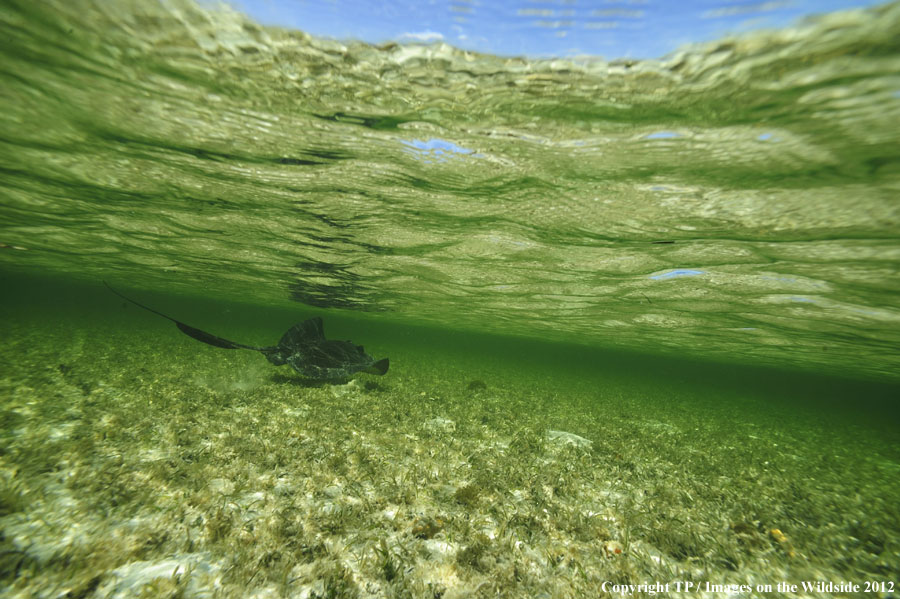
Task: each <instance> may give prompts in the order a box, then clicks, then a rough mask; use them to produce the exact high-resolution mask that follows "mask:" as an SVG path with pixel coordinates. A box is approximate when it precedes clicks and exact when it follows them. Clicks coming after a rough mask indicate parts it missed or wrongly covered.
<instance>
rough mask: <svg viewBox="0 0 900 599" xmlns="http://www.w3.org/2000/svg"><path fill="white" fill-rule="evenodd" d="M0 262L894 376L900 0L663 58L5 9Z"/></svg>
mask: <svg viewBox="0 0 900 599" xmlns="http://www.w3.org/2000/svg"><path fill="white" fill-rule="evenodd" d="M0 27H2V33H3V38H2V39H3V40H4V41H3V43H2V52H3V68H2V75H0V76H2V78H3V79H2V86H0V94H2V100H0V101H2V103H3V110H2V111H0V134H2V135H0V137H2V141H0V157H2V163H0V164H2V167H0V168H2V169H3V178H2V182H0V194H2V196H0V197H2V203H0V244H2V248H3V251H0V266H2V268H4V269H5V270H7V271H9V272H41V273H44V274H49V275H51V276H57V277H60V278H74V279H80V280H86V281H99V280H100V279H108V280H111V281H116V282H122V284H125V285H130V286H132V287H136V288H141V289H148V290H158V291H167V292H172V293H179V294H188V295H215V296H216V297H220V298H223V299H230V300H240V301H244V302H249V303H256V304H259V305H263V306H266V305H269V306H276V305H277V306H284V305H285V304H286V303H287V302H288V301H289V300H295V301H299V302H302V303H305V304H308V305H312V306H317V307H325V308H339V309H349V310H355V311H364V312H366V313H368V315H369V316H370V317H371V318H378V319H385V320H391V321H402V322H406V323H420V324H423V323H424V324H430V325H434V326H438V327H446V328H454V329H464V330H472V331H479V332H484V333H502V334H512V335H519V336H527V337H536V338H545V339H553V340H558V341H566V342H575V343H582V344H589V345H594V346H603V347H611V348H628V349H635V350H642V351H653V352H660V351H661V352H678V353H680V354H683V355H689V356H695V357H699V358H715V359H729V360H735V361H740V362H748V363H756V362H759V363H769V364H780V365H787V366H793V367H804V368H813V369H822V370H829V371H834V370H835V369H839V370H840V371H841V372H844V373H845V374H851V375H874V376H881V377H884V376H887V377H896V372H898V370H897V366H898V363H900V351H898V347H900V310H898V307H897V292H898V281H900V279H898V277H897V274H898V263H900V243H898V237H900V208H898V202H897V191H898V184H900V171H898V166H897V165H898V157H900V150H898V148H900V145H898V141H900V139H898V138H900V128H898V127H897V125H896V123H897V122H898V118H900V52H898V50H900V47H898V46H900V43H898V42H897V40H898V39H900V5H898V4H896V3H895V4H891V5H887V6H885V7H883V8H880V9H875V10H872V11H869V12H853V13H843V14H836V15H832V16H829V17H826V18H824V19H822V20H820V21H817V22H815V23H812V24H809V25H804V26H803V27H802V28H797V29H792V30H787V31H782V32H775V33H762V34H753V35H751V36H749V37H745V38H740V39H732V40H724V41H722V42H718V43H713V44H708V45H705V46H698V47H695V48H692V49H688V50H686V51H684V52H681V53H678V54H675V55H673V56H671V57H669V58H667V59H665V60H663V61H660V62H638V63H633V62H626V61H619V62H612V63H609V62H604V61H601V60H599V59H598V60H595V61H580V62H575V61H569V60H555V61H553V60H551V61H526V60H522V59H510V58H498V57H492V56H485V55H478V54H473V53H466V52H461V51H456V50H454V49H452V48H450V47H448V46H443V45H435V46H415V45H410V46H405V45H394V44H391V45H386V46H382V47H372V46H367V45H363V44H355V45H354V44H351V45H342V44H339V43H336V42H330V41H322V40H316V39H313V38H310V37H308V36H306V35H304V34H302V33H299V32H292V31H284V30H279V29H272V28H263V27H260V26H257V25H255V24H253V23H251V22H249V21H248V20H246V19H244V18H243V17H240V16H238V15H236V14H234V13H226V12H207V11H205V10H201V9H198V8H196V7H194V6H193V5H192V4H189V3H184V2H173V3H168V4H167V5H166V6H165V7H162V6H157V5H155V4H150V3H144V2H133V3H129V2H117V3H115V4H114V5H107V4H106V3H99V4H93V3H90V2H75V3H42V4H41V5H40V6H34V5H32V4H31V3H27V2H18V3H17V2H13V3H7V5H6V6H5V7H4V8H3V9H2V10H0Z"/></svg>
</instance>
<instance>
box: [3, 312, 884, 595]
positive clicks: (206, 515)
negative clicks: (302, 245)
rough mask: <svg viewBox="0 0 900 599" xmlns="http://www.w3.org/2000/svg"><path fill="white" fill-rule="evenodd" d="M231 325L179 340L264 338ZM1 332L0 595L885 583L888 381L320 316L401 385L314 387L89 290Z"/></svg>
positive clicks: (21, 316)
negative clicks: (89, 295)
mask: <svg viewBox="0 0 900 599" xmlns="http://www.w3.org/2000/svg"><path fill="white" fill-rule="evenodd" d="M48 306H53V307H52V308H51V307H48ZM165 307H166V308H167V309H168V308H172V309H175V310H179V306H178V305H176V304H170V305H168V306H165ZM181 309H182V310H188V308H184V307H182V308H181ZM179 313H183V312H179ZM242 314H243V313H242V312H241V311H240V310H238V309H237V308H235V309H234V310H230V309H228V308H227V307H226V308H223V307H222V306H218V305H217V307H216V310H215V311H213V312H211V313H210V314H208V315H207V317H206V318H207V320H206V322H196V324H198V325H201V324H202V325H211V326H212V327H213V328H214V330H217V331H218V332H220V333H222V334H234V335H236V336H238V337H237V338H241V339H246V338H248V337H250V339H249V341H251V342H254V341H255V340H257V339H258V340H261V341H263V342H264V341H265V339H264V337H265V336H266V335H276V336H277V334H278V332H279V330H280V329H279V328H278V327H277V326H274V327H272V326H270V324H271V323H263V324H256V323H250V322H249V321H248V320H246V318H247V317H245V316H243V315H242ZM299 316H308V314H305V315H299ZM299 316H298V320H299V319H300V318H299ZM2 318H3V320H2V327H3V331H4V334H3V336H2V339H0V360H2V363H3V364H4V365H5V366H4V368H3V371H2V375H0V415H2V453H0V530H2V548H0V574H2V585H3V588H4V589H5V591H4V595H5V596H9V597H22V598H24V597H61V596H67V597H85V598H88V597H241V598H245V597H258V598H263V597H297V598H300V597H362V598H364V597H428V598H435V597H442V598H450V597H496V596H501V597H547V598H550V597H604V596H623V594H622V593H620V592H618V591H617V590H614V586H613V585H640V584H644V585H648V584H655V583H659V584H662V585H665V584H667V583H668V584H670V585H671V586H670V594H672V595H677V593H675V592H674V589H675V587H674V584H675V583H676V582H679V581H681V582H684V581H691V582H693V583H696V584H701V585H705V584H706V583H707V582H708V583H710V584H716V585H754V586H755V585H757V584H771V585H772V586H773V589H774V588H775V585H777V584H778V583H781V582H788V583H791V584H798V585H799V584H801V583H802V582H804V581H806V582H818V581H851V582H855V583H859V584H862V583H864V582H865V581H879V582H881V581H883V582H885V583H888V582H890V581H891V578H890V577H891V576H895V575H896V573H897V572H900V542H898V540H900V534H898V533H900V513H898V512H900V508H898V503H897V501H896V498H897V497H898V496H900V493H898V491H900V482H898V481H900V476H898V475H900V450H898V443H897V427H896V423H897V415H896V412H895V411H892V409H891V408H890V404H888V403H878V402H877V401H876V400H877V399H878V396H879V395H881V396H882V398H884V397H888V396H889V395H890V392H891V388H890V386H889V385H884V384H874V383H863V382H853V381H838V380H823V379H822V377H821V376H819V377H813V376H811V375H802V376H801V375H792V374H787V373H777V372H772V371H763V370H755V371H750V370H747V369H742V368H740V367H735V366H725V365H721V364H718V365H717V364H688V363H683V362H676V361H672V360H668V361H667V360H664V359H661V358H643V359H641V358H639V357H636V356H632V357H621V356H620V357H618V358H617V357H616V356H611V355H606V356H604V355H603V354H598V353H596V352H593V353H587V352H586V351H585V350H580V349H579V348H573V347H564V346H555V345H549V344H547V345H542V344H540V343H533V342H521V341H515V340H503V339H491V338H486V337H485V338H473V337H470V336H466V335H463V334H461V333H459V334H455V335H451V334H449V333H441V332H440V331H436V330H433V331H428V330H426V329H403V328H399V327H398V328H395V329H391V328H389V327H382V328H378V327H376V326H375V325H372V326H362V325H360V324H359V323H358V322H356V323H354V322H352V321H341V320H340V319H338V318H337V317H334V316H332V317H328V316H326V326H328V327H330V330H331V331H333V332H334V336H335V337H341V336H347V337H350V338H352V339H353V340H354V341H356V342H359V343H365V345H366V348H367V350H369V351H373V352H375V353H377V355H388V356H390V358H391V363H392V369H391V372H390V373H389V374H388V375H387V376H385V377H370V376H365V375H360V376H358V377H356V378H355V379H354V380H352V381H351V382H349V383H347V384H341V385H334V384H312V383H309V382H305V381H303V379H301V378H300V377H298V376H296V375H295V374H294V373H292V372H290V371H288V370H286V369H277V368H274V367H272V366H271V365H270V364H268V363H266V362H265V360H264V359H262V358H261V357H260V356H259V355H256V354H254V353H252V352H246V353H242V352H229V351H224V350H219V349H216V348H211V347H207V346H203V345H202V344H199V343H197V342H196V341H194V340H192V339H189V338H187V337H186V336H184V335H181V334H180V333H179V332H178V331H177V330H176V329H175V328H174V327H172V326H171V324H170V323H166V322H165V321H161V320H156V319H154V318H153V317H152V315H145V314H138V312H137V311H136V310H127V309H123V308H122V307H121V306H120V305H119V303H118V302H117V301H116V300H115V299H114V298H109V297H106V296H98V299H96V300H95V301H93V307H91V308H88V307H85V306H83V305H82V306H80V307H79V306H77V305H68V306H62V307H60V306H54V305H53V302H50V303H48V304H47V306H41V305H34V304H33V303H32V304H29V303H27V302H25V303H21V304H15V305H13V304H10V305H8V306H6V309H5V310H4V311H3V317H2ZM288 324H290V323H288ZM851 404H852V405H851ZM850 408H852V410H851V409H850ZM704 588H705V587H704ZM720 588H725V587H720ZM648 594H649V589H647V588H644V589H637V592H635V593H634V594H633V595H632V596H647V595H648ZM663 594H666V593H663ZM798 594H799V595H801V596H816V595H817V593H815V592H807V593H804V592H802V590H801V592H800V593H798ZM849 594H850V595H852V593H849ZM706 595H707V596H749V593H744V594H743V595H742V594H741V592H740V591H737V592H731V593H728V592H723V593H716V592H713V591H710V592H707V593H706ZM777 595H778V593H777V590H773V593H772V595H771V596H777ZM837 595H842V593H837ZM860 596H862V594H860ZM866 596H872V595H871V594H869V595H866Z"/></svg>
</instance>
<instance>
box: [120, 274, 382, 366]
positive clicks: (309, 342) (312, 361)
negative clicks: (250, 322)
mask: <svg viewBox="0 0 900 599" xmlns="http://www.w3.org/2000/svg"><path fill="white" fill-rule="evenodd" d="M103 284H104V285H106V287H107V288H108V289H109V290H110V291H112V292H113V293H115V294H116V295H118V296H119V297H121V298H122V299H124V300H125V301H128V302H131V303H132V304H134V305H135V306H138V307H139V308H143V309H144V310H147V311H148V312H153V313H154V314H156V315H157V316H162V317H163V318H165V319H168V320H171V321H172V322H174V323H175V326H177V327H178V329H179V330H180V331H181V332H182V333H184V334H185V335H188V336H189V337H193V338H194V339H196V340H197V341H202V342H203V343H206V344H207V345H212V346H214V347H220V348H222V349H250V350H253V351H258V352H261V353H262V354H263V355H264V356H266V359H267V360H269V362H271V363H272V364H275V365H276V366H281V365H283V364H290V365H291V367H292V368H293V369H294V370H296V371H297V372H299V373H300V374H302V375H303V376H305V377H307V378H311V379H315V380H320V381H324V380H340V379H346V378H349V377H350V376H352V375H353V374H355V373H357V372H368V373H369V374H379V375H381V374H385V373H386V372H387V371H388V366H389V365H390V362H389V360H388V358H382V359H381V360H375V359H374V358H373V357H372V356H370V355H369V354H367V353H366V350H365V349H364V348H363V346H362V345H355V344H354V343H352V342H350V341H336V340H334V339H326V338H325V329H324V327H323V325H322V319H321V318H319V317H318V316H317V317H315V318H310V319H308V320H304V321H303V322H300V323H297V324H295V325H294V326H292V327H291V328H289V329H288V330H287V332H286V333H285V334H284V335H282V336H281V340H279V341H278V345H273V346H269V347H256V346H253V345H244V344H243V343H237V342H235V341H229V340H228V339H223V338H222V337H217V336H215V335H213V334H211V333H207V332H206V331H201V330H200V329H197V328H194V327H192V326H190V325H187V324H185V323H183V322H181V321H180V320H175V319H174V318H172V317H171V316H167V315H165V314H163V313H162V312H158V311H156V310H154V309H153V308H150V307H147V306H145V305H144V304H141V303H139V302H136V301H134V300H133V299H131V298H130V297H127V296H125V295H122V294H121V293H119V292H118V291H116V290H115V289H113V288H112V287H110V286H109V284H107V283H106V282H105V281H104V283H103Z"/></svg>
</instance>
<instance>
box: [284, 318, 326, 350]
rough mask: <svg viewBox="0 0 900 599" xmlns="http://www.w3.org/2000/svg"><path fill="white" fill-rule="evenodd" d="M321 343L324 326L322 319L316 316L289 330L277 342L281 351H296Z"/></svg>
mask: <svg viewBox="0 0 900 599" xmlns="http://www.w3.org/2000/svg"><path fill="white" fill-rule="evenodd" d="M322 341H325V326H324V325H323V324H322V319H321V318H319V317H318V316H316V317H315V318H309V319H307V320H304V321H303V322H299V323H297V324H295V325H294V326H292V327H291V328H289V329H288V330H287V332H285V334H284V335H282V336H281V339H280V340H279V341H278V347H279V348H281V349H282V350H296V349H298V348H301V347H306V346H309V345H314V344H316V343H320V342H322Z"/></svg>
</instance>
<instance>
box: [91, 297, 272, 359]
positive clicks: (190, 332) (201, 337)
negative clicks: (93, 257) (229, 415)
mask: <svg viewBox="0 0 900 599" xmlns="http://www.w3.org/2000/svg"><path fill="white" fill-rule="evenodd" d="M103 284H104V285H106V288H107V289H109V290H110V291H112V292H113V293H115V294H116V295H118V296H119V297H121V298H122V299H123V300H125V301H127V302H131V303H132V304H134V305H135V306H137V307H139V308H143V309H144V310H146V311H147V312H153V313H154V314H156V315H157V316H162V317H163V318H165V319H166V320H171V321H172V322H174V323H175V326H177V327H178V330H179V331H181V332H182V333H184V334H185V335H187V336H188V337H193V338H194V339H196V340H197V341H202V342H203V343H206V344H207V345H212V346H214V347H221V348H222V349H252V350H255V351H263V352H264V351H265V350H267V349H270V348H266V347H255V346H253V345H244V344H243V343H237V342H235V341H229V340H228V339H223V338H222V337H216V336H215V335H213V334H212V333H207V332H206V331H201V330H200V329H197V328H194V327H192V326H191V325H188V324H184V323H183V322H181V321H180V320H175V319H174V318H172V317H171V316H167V315H165V314H163V313H162V312H158V311H156V310H154V309H153V308H150V307H148V306H145V305H144V304H142V303H140V302H136V301H134V300H133V299H131V298H130V297H128V296H126V295H123V294H121V293H119V292H118V291H116V290H115V289H113V288H112V287H110V285H109V283H107V282H106V281H103Z"/></svg>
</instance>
